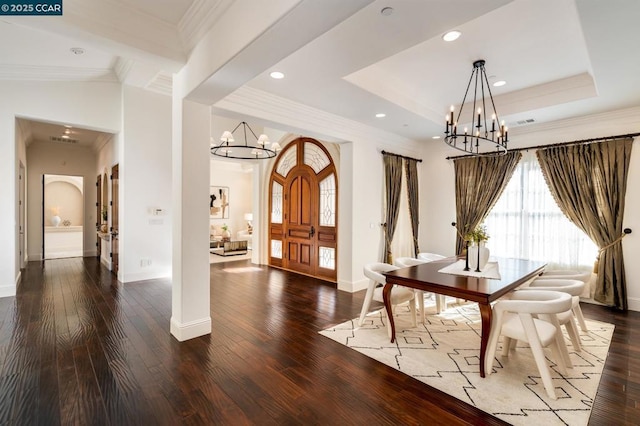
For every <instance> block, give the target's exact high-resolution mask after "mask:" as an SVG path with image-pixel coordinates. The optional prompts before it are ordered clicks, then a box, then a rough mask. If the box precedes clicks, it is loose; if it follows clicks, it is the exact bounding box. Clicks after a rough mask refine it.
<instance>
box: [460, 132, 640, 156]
mask: <svg viewBox="0 0 640 426" xmlns="http://www.w3.org/2000/svg"><path fill="white" fill-rule="evenodd" d="M636 136H640V133H627V134H626V135H617V136H605V137H602V138H592V139H581V140H577V141H570V142H558V143H552V144H549V145H537V146H528V147H525V148H514V149H509V150H508V151H509V152H512V151H513V152H518V151H528V150H530V149H542V148H553V147H556V146H567V145H581V144H588V143H592V142H601V141H606V140H613V139H623V138H633V137H636ZM489 155H491V154H489ZM467 157H475V155H457V156H455V157H447V160H455V159H457V158H467Z"/></svg>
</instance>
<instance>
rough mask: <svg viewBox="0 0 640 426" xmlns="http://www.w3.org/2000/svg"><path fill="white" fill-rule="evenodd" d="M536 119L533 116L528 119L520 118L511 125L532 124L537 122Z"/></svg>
mask: <svg viewBox="0 0 640 426" xmlns="http://www.w3.org/2000/svg"><path fill="white" fill-rule="evenodd" d="M535 121H536V120H534V119H533V118H527V119H526V120H518V121H516V122H515V123H512V124H511V127H515V126H524V125H527V124H531V123H535Z"/></svg>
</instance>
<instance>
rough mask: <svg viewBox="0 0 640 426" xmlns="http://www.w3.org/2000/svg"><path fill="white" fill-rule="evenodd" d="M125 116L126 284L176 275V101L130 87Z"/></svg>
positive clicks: (122, 276)
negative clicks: (173, 169) (173, 228)
mask: <svg viewBox="0 0 640 426" xmlns="http://www.w3.org/2000/svg"><path fill="white" fill-rule="evenodd" d="M123 112H124V115H123V131H122V135H121V137H122V140H123V143H122V158H121V161H120V166H119V173H120V182H119V185H120V205H119V208H120V221H119V227H120V228H119V242H120V247H119V252H120V264H119V274H118V279H119V280H120V281H122V282H125V283H126V282H130V281H138V280H145V279H152V278H158V277H168V276H170V275H171V220H172V215H171V213H172V208H171V194H172V191H171V173H172V172H171V98H170V97H168V96H164V95H159V94H156V93H153V92H149V91H146V90H142V89H138V88H133V87H130V86H124V88H123ZM114 160H115V158H114V159H113V160H112V161H114ZM156 209H160V210H161V212H160V213H159V214H157V215H156V214H155V213H154V212H155V211H156ZM125 212H126V214H125Z"/></svg>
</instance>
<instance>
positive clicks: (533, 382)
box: [320, 303, 614, 426]
mask: <svg viewBox="0 0 640 426" xmlns="http://www.w3.org/2000/svg"><path fill="white" fill-rule="evenodd" d="M449 306H450V307H449V309H447V310H446V311H444V312H443V313H441V314H439V315H436V314H431V315H427V318H426V320H425V324H421V323H420V324H418V326H417V327H412V326H411V320H410V314H409V310H408V309H407V308H404V309H403V308H402V307H399V308H397V309H398V311H397V312H396V317H395V318H396V330H397V334H396V337H397V339H396V342H395V343H390V342H389V338H388V337H387V330H386V328H385V325H384V324H385V322H386V318H384V315H383V311H381V310H380V311H376V312H372V313H370V314H369V315H368V316H367V318H366V320H365V324H364V325H363V326H362V327H358V321H357V318H356V319H353V320H350V321H347V322H344V323H342V324H339V325H336V326H334V327H331V328H328V329H326V330H322V331H320V334H322V335H323V336H326V337H328V338H330V339H333V340H335V341H336V342H338V343H341V344H343V345H346V346H348V347H350V348H351V349H354V350H356V351H358V352H360V353H362V354H364V355H367V356H368V357H371V358H373V359H375V360H377V361H379V362H382V363H384V364H386V365H388V366H390V367H392V368H395V369H396V370H398V371H401V372H403V373H405V374H407V375H410V376H411V377H414V378H416V379H417V380H420V381H422V382H424V383H426V384H428V385H430V386H433V387H435V388H437V389H439V390H441V391H443V392H446V393H447V394H449V395H451V396H453V397H455V398H457V399H459V400H461V401H464V402H466V403H468V404H471V405H473V406H475V407H477V408H479V409H481V410H483V411H485V412H487V413H490V414H492V415H494V416H496V417H498V418H500V419H502V420H504V421H507V422H509V423H511V424H515V425H545V426H547V425H571V426H575V425H586V424H587V423H588V421H589V415H590V414H591V408H592V406H593V400H594V398H595V395H596V392H597V390H598V383H599V382H600V376H601V375H602V369H603V366H604V362H605V359H606V357H607V352H608V349H609V343H610V341H611V336H612V335H613V329H614V326H613V324H607V323H602V322H597V321H589V320H587V326H588V329H589V331H588V332H583V331H580V338H581V341H582V351H581V352H575V351H574V350H573V347H572V346H571V345H568V348H569V352H570V356H571V361H572V362H573V368H572V369H568V370H567V375H562V374H560V373H559V371H558V369H557V368H556V365H555V364H554V363H552V362H551V360H550V358H551V357H550V352H546V354H547V360H549V361H550V365H551V373H552V378H553V382H554V386H555V390H556V395H557V396H558V399H557V400H553V399H551V398H549V397H548V396H547V393H546V391H545V389H544V385H543V384H542V380H541V379H540V374H539V373H538V369H537V368H536V364H535V361H534V359H533V356H532V354H531V350H530V349H529V348H528V347H527V346H526V345H525V344H524V343H521V342H518V345H517V347H516V349H515V351H512V352H511V353H510V355H509V356H508V357H507V358H504V357H502V355H501V354H502V352H501V349H502V346H501V345H499V346H498V350H497V351H496V361H495V362H494V367H493V370H492V374H490V375H488V376H487V377H486V378H484V379H483V378H481V377H480V373H479V371H480V370H479V348H480V330H481V322H480V314H479V312H478V307H477V306H478V305H477V304H475V303H468V304H462V305H449ZM425 309H427V307H425ZM427 312H435V306H433V307H429V311H427ZM562 328H563V330H564V327H562ZM565 337H566V338H567V339H568V336H565ZM567 341H568V340H567ZM545 351H548V349H545Z"/></svg>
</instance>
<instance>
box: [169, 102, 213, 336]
mask: <svg viewBox="0 0 640 426" xmlns="http://www.w3.org/2000/svg"><path fill="white" fill-rule="evenodd" d="M172 117H173V143H172V151H173V159H172V164H173V167H172V172H173V176H172V181H173V188H172V189H173V255H172V257H173V262H172V264H173V268H172V269H173V278H172V285H173V288H172V309H171V311H172V312H171V334H172V335H173V336H174V337H175V338H176V339H178V340H179V341H184V340H188V339H192V338H194V337H198V336H203V335H205V334H210V333H211V315H210V291H209V232H208V231H209V208H208V207H209V128H210V119H211V113H210V108H209V106H206V105H201V104H197V103H195V102H191V101H185V100H183V99H182V97H181V96H176V93H175V92H174V96H173V114H172Z"/></svg>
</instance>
